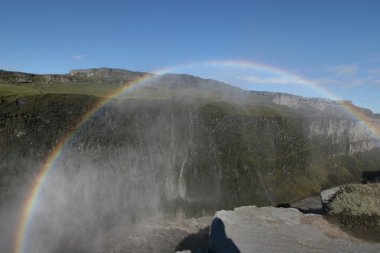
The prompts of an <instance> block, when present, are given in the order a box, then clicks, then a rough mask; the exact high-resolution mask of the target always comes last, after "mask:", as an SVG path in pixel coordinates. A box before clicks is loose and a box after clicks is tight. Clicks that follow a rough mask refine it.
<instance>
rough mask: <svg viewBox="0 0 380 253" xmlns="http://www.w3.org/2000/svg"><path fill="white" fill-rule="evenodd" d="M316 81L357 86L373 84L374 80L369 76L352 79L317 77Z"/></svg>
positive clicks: (342, 85) (340, 85)
mask: <svg viewBox="0 0 380 253" xmlns="http://www.w3.org/2000/svg"><path fill="white" fill-rule="evenodd" d="M315 82H316V83H318V84H321V85H326V86H339V87H342V88H352V87H359V86H364V85H368V84H375V83H376V80H373V79H370V78H352V79H336V78H319V79H316V80H315Z"/></svg>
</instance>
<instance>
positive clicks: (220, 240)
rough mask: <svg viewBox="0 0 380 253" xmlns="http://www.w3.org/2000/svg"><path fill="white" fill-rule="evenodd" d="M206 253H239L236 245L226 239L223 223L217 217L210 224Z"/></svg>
mask: <svg viewBox="0 0 380 253" xmlns="http://www.w3.org/2000/svg"><path fill="white" fill-rule="evenodd" d="M208 253H240V250H239V248H238V247H237V246H236V244H235V243H234V242H233V241H232V240H231V239H230V238H228V237H227V235H226V231H225V226H224V223H223V221H222V220H221V219H219V218H217V217H216V218H214V219H213V221H212V223H211V227H210V235H209V239H208Z"/></svg>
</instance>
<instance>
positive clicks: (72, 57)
mask: <svg viewBox="0 0 380 253" xmlns="http://www.w3.org/2000/svg"><path fill="white" fill-rule="evenodd" d="M86 57H87V56H86V55H85V54H78V55H73V56H71V59H73V60H75V61H81V60H83V59H84V58H86Z"/></svg>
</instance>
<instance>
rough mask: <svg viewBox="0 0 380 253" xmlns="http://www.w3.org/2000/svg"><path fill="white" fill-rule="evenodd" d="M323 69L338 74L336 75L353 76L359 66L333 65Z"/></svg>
mask: <svg viewBox="0 0 380 253" xmlns="http://www.w3.org/2000/svg"><path fill="white" fill-rule="evenodd" d="M325 69H326V70H327V71H329V72H332V73H335V74H338V75H352V74H355V73H356V72H357V71H358V70H359V66H358V65H356V64H349V65H346V64H344V65H335V66H327V67H325Z"/></svg>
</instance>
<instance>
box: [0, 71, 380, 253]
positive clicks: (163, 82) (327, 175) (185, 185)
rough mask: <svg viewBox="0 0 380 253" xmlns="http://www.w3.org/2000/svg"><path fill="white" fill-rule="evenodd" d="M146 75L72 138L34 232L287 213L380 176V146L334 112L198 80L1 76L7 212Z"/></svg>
mask: <svg viewBox="0 0 380 253" xmlns="http://www.w3.org/2000/svg"><path fill="white" fill-rule="evenodd" d="M146 75H148V76H149V77H151V78H147V79H145V81H143V82H142V83H140V84H138V85H130V88H128V89H127V90H126V91H125V92H122V93H120V94H118V95H117V96H114V97H113V98H112V99H110V101H109V102H108V103H107V104H106V105H105V106H103V107H102V108H100V109H98V110H97V112H96V113H94V114H93V115H92V116H91V117H89V119H88V120H87V121H85V122H83V124H81V125H80V127H78V128H77V129H76V130H75V131H74V132H73V134H71V135H70V136H71V138H69V139H67V141H66V145H65V146H64V148H63V149H62V152H61V155H60V156H59V159H57V161H56V162H55V163H54V165H53V166H52V167H54V170H52V171H51V172H50V174H49V176H48V179H46V183H45V184H44V189H45V190H44V191H42V193H41V197H40V199H41V200H40V201H41V203H49V204H48V205H47V204H46V206H49V207H50V209H41V210H40V212H39V213H38V215H37V217H36V220H39V221H41V222H40V224H39V226H41V227H38V228H36V229H37V230H38V229H46V230H47V231H48V233H49V231H51V232H52V233H53V232H54V231H53V229H54V228H51V227H48V228H46V227H44V226H45V225H47V223H46V222H48V221H47V220H46V221H45V220H44V217H55V216H56V215H58V216H57V217H56V220H55V222H56V223H57V224H59V225H61V229H62V231H63V232H62V233H63V235H65V236H69V235H70V236H73V235H72V234H70V232H69V231H72V230H74V231H76V232H75V236H78V237H81V236H83V234H86V232H85V231H88V230H89V231H97V229H100V228H101V229H104V228H105V227H113V226H114V225H115V224H121V223H126V224H130V223H135V222H137V221H140V220H144V219H145V218H146V217H150V216H152V215H157V214H158V213H170V214H175V215H177V216H179V217H192V216H199V215H204V214H206V213H210V214H211V213H213V212H214V211H215V210H218V209H231V208H233V207H236V206H242V205H253V204H254V205H257V206H265V205H277V204H281V203H290V202H293V201H297V200H299V199H302V198H304V197H306V196H309V195H312V194H317V193H319V191H320V190H321V189H324V188H326V187H329V186H332V185H336V184H342V183H348V182H358V181H361V176H362V173H363V172H364V171H375V170H380V167H379V164H380V156H379V154H380V153H379V152H380V148H379V147H380V141H379V140H378V139H377V138H376V136H374V134H373V133H372V132H371V131H369V130H368V128H367V127H366V126H365V125H364V124H363V122H361V121H359V120H358V119H356V118H353V117H352V115H350V114H348V113H347V111H345V110H342V109H341V106H340V103H338V102H336V101H331V100H324V99H318V98H312V99H309V98H302V97H298V96H294V95H290V94H282V93H268V92H253V91H244V90H241V89H239V88H236V87H233V86H230V85H228V84H225V83H221V82H218V81H215V80H207V79H202V78H199V77H195V76H190V75H177V74H166V75H163V76H152V75H151V74H146V73H140V72H130V71H121V70H107V69H101V70H91V69H90V70H83V71H81V70H77V71H71V72H70V74H67V75H33V74H25V73H15V72H5V71H2V72H0V201H1V203H2V204H4V205H5V204H6V203H7V202H8V201H11V200H13V199H17V198H18V197H22V196H24V194H25V189H27V187H28V186H29V184H30V183H31V182H32V181H33V180H34V176H35V175H36V173H37V171H38V169H39V168H40V166H41V164H42V163H43V161H44V159H45V158H46V157H47V156H48V154H49V153H50V152H51V151H52V150H53V149H54V147H55V146H56V145H57V144H58V142H59V141H60V139H61V138H62V137H63V136H65V134H66V133H67V132H68V131H69V132H70V131H73V130H74V129H73V127H74V126H76V124H77V122H78V121H80V120H81V117H82V115H84V114H85V113H86V112H88V111H90V110H91V109H92V108H93V107H94V106H95V105H96V103H97V102H98V101H99V100H100V99H102V98H104V96H105V95H106V94H110V93H112V92H113V91H114V90H115V89H117V88H120V86H121V85H123V84H128V83H133V80H135V79H136V78H142V77H144V76H146ZM47 80H50V81H47ZM352 106H354V105H352ZM359 109H360V108H359ZM360 110H362V109H360ZM363 110H364V109H363ZM366 113H367V115H368V117H369V118H370V119H371V120H373V122H375V123H376V122H378V119H377V117H378V115H374V114H372V112H370V111H366ZM83 200H86V201H83ZM62 211H64V212H62ZM70 236H69V237H70ZM86 236H92V235H86ZM64 238H65V237H64ZM86 238H87V237H86ZM87 239H88V238H87ZM46 240H48V238H47V239H46ZM49 240H50V239H49ZM68 240H69V239H68ZM70 240H71V239H70ZM39 242H44V241H43V240H39ZM74 245H75V243H74ZM68 248H70V247H69V246H68ZM46 250H49V249H46ZM50 250H52V249H50ZM52 251H53V250H52Z"/></svg>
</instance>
